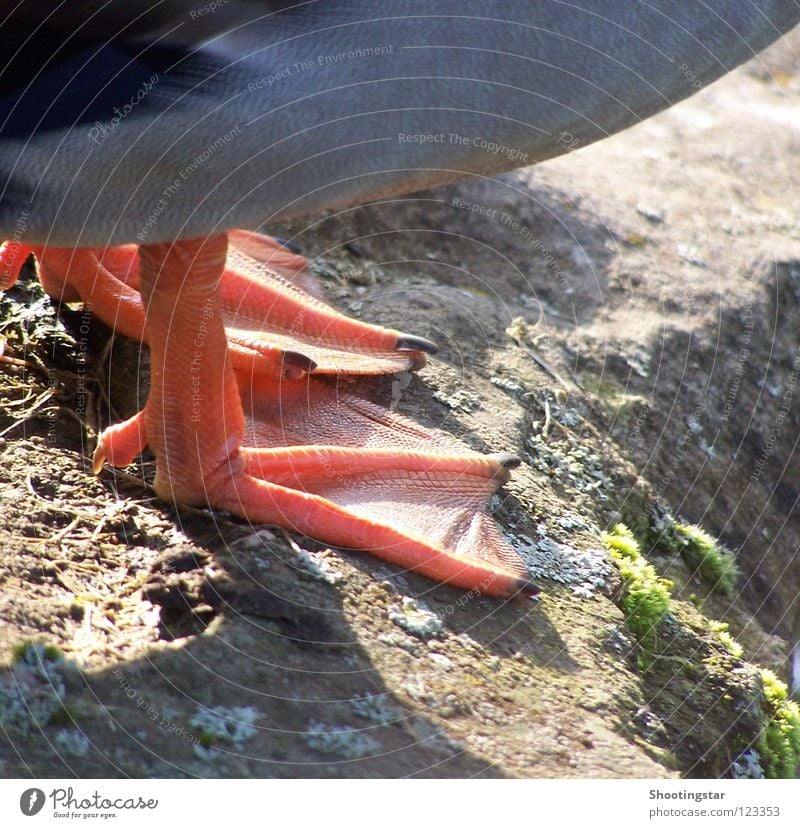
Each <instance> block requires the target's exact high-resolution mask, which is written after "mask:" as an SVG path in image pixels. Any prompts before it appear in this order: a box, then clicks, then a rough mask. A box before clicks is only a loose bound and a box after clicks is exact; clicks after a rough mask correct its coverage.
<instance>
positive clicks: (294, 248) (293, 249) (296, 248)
mask: <svg viewBox="0 0 800 828" xmlns="http://www.w3.org/2000/svg"><path fill="white" fill-rule="evenodd" d="M275 241H276V242H278V244H279V245H280V246H281V247H285V248H286V249H287V250H288V251H289V252H290V253H294V254H295V255H297V256H299V255H300V254H301V253H302V252H303V251H302V249H301V247H300V245H299V244H295V243H294V242H293V241H289V240H288V239H279V238H277V237H276V238H275Z"/></svg>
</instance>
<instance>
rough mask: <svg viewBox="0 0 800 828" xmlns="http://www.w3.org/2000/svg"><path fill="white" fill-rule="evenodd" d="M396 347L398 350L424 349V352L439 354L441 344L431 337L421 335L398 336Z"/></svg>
mask: <svg viewBox="0 0 800 828" xmlns="http://www.w3.org/2000/svg"><path fill="white" fill-rule="evenodd" d="M394 349H395V350H396V351H422V352H423V353H424V354H438V353H439V346H438V345H437V344H436V343H435V342H431V341H430V339H423V338H422V337H421V336H406V335H403V336H398V337H397V342H396V343H395V346H394Z"/></svg>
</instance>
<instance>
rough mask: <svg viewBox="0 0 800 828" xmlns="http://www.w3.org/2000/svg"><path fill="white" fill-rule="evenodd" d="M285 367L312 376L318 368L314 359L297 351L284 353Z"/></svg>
mask: <svg viewBox="0 0 800 828" xmlns="http://www.w3.org/2000/svg"><path fill="white" fill-rule="evenodd" d="M283 365H284V367H286V368H299V369H300V370H301V371H305V373H306V374H310V373H311V372H312V371H313V370H314V369H315V368H316V367H317V363H316V362H314V360H313V359H310V358H309V357H307V356H306V355H305V354H301V353H298V352H297V351H284V352H283Z"/></svg>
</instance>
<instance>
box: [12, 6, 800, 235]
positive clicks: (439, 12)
mask: <svg viewBox="0 0 800 828" xmlns="http://www.w3.org/2000/svg"><path fill="white" fill-rule="evenodd" d="M50 5H51V6H53V7H54V8H55V9H57V13H55V14H54V15H53V16H51V17H50V18H49V19H48V21H49V22H48V23H47V24H46V25H45V26H44V27H42V26H40V25H39V21H40V20H41V18H42V16H43V15H42V4H39V3H37V4H35V7H36V8H35V9H34V8H33V6H34V4H30V3H23V4H22V6H23V11H24V9H25V8H27V9H28V11H27V13H23V14H22V15H20V13H19V12H13V13H12V12H11V10H12V9H14V7H15V4H14V3H7V2H3V3H0V11H1V12H2V13H3V24H2V28H0V33H3V32H7V33H11V34H12V35H13V36H12V37H11V39H10V40H9V41H6V42H7V43H10V46H11V48H10V49H9V50H8V52H7V58H6V60H7V61H8V62H7V65H6V69H5V70H4V72H3V73H2V75H0V94H2V96H3V97H2V99H0V146H1V147H2V152H0V233H2V234H3V235H4V236H5V237H15V238H17V240H18V241H24V242H27V243H38V244H41V243H50V244H55V245H61V246H96V245H107V244H119V243H125V242H139V243H141V242H156V241H166V240H172V239H175V238H191V237H197V236H204V235H206V234H208V233H211V232H214V231H222V230H226V229H229V228H235V227H243V228H259V227H262V226H263V225H266V226H268V225H269V222H270V221H271V220H274V219H276V218H278V217H280V218H287V217H290V216H294V215H299V214H303V213H307V212H311V211H316V210H319V209H322V208H329V207H336V206H340V205H344V204H350V203H357V202H361V201H366V200H370V199H373V198H379V197H382V196H386V195H390V194H397V193H403V192H409V191H412V190H416V189H420V188H422V187H427V186H431V185H435V184H440V183H445V182H448V181H451V180H455V179H458V178H463V177H464V176H469V175H492V174H495V173H499V172H502V171H504V170H508V169H512V168H515V167H520V166H525V165H528V164H532V163H535V162H538V161H543V160H546V159H548V158H551V157H553V156H556V155H559V154H562V153H563V152H565V151H568V150H570V149H575V148H578V147H583V146H585V145H587V144H589V143H591V142H593V141H595V140H597V139H599V138H602V137H604V136H606V135H609V134H611V133H614V132H617V131H619V130H621V129H624V128H626V127H628V126H631V125H633V124H636V123H638V122H639V121H641V120H642V119H643V118H647V117H648V116H650V115H652V114H654V113H656V112H658V111H660V110H662V109H664V108H666V107H668V106H670V105H672V104H674V103H676V102H677V101H679V100H681V99H683V98H685V97H687V96H688V95H690V94H692V93H693V92H695V91H697V89H699V88H701V87H702V86H704V85H706V84H708V83H710V82H711V81H713V80H714V79H716V78H718V77H719V76H721V75H723V74H724V73H726V72H728V71H729V70H731V69H733V68H734V67H735V66H737V65H738V64H739V63H741V62H742V61H744V60H747V59H748V58H750V57H752V56H753V55H754V54H755V53H756V52H758V51H759V50H760V49H762V48H764V47H765V46H767V45H768V44H769V43H770V42H772V41H773V40H775V39H776V38H777V37H779V35H780V34H781V33H782V32H784V31H787V30H788V29H789V28H791V27H792V26H794V25H795V24H796V23H797V22H798V21H799V20H800V4H798V3H796V2H793V0H756V1H754V2H742V0H710V2H689V0H655V1H654V2H649V3H645V2H635V1H634V0H577V2H574V3H566V2H557V1H556V0H543V2H478V1H477V0H466V1H465V0H461V1H460V2H447V1H446V2H436V3H433V2H430V0H428V1H427V2H422V1H421V0H404V1H403V2H397V3H374V2H372V3H370V2H363V0H342V1H341V2H340V1H339V0H320V2H312V3H303V4H298V5H291V4H288V3H257V2H256V3H254V2H249V3H241V2H236V0H230V2H228V3H225V2H224V0H221V1H220V2H217V3H207V4H206V5H205V6H203V5H201V4H199V2H195V3H191V4H189V3H179V2H170V3H167V4H159V5H156V6H155V7H153V8H151V7H152V6H153V4H149V3H147V4H145V3H140V2H127V3H117V4H114V3H113V2H112V3H111V4H110V6H109V4H101V3H99V2H93V3H89V4H81V7H80V9H74V4H72V5H73V8H72V10H69V9H65V10H62V9H61V8H60V6H57V5H56V4H50ZM115 5H116V6H117V7H120V8H122V9H125V12H124V14H122V16H121V17H120V16H117V17H114V16H113V13H114V11H115ZM107 6H108V7H109V8H106V7H107ZM109 9H110V11H109ZM101 10H102V11H101ZM143 10H144V11H143ZM148 10H149V11H148ZM93 12H96V15H95V16H94V17H92V13H93ZM101 14H102V16H100V15H101ZM117 14H118V15H119V14H120V12H119V9H117ZM223 30H224V33H223V34H216V33H217V32H219V31H223ZM17 51H18V52H19V55H20V56H19V57H17V58H13V53H14V52H17ZM26 54H27V57H26Z"/></svg>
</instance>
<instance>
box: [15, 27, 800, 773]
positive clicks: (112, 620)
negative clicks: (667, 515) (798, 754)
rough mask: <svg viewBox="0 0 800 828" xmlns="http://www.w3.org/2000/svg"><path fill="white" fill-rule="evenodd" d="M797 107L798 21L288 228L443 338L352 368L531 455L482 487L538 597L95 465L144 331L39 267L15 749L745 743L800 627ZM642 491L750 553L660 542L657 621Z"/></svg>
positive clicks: (187, 769) (511, 756)
mask: <svg viewBox="0 0 800 828" xmlns="http://www.w3.org/2000/svg"><path fill="white" fill-rule="evenodd" d="M792 42H793V43H794V48H795V53H796V52H797V49H798V46H800V38H798V36H797V34H796V33H795V35H794V37H793V40H792ZM798 112H800V66H798V64H797V58H796V57H793V53H792V49H791V43H783V44H780V45H778V46H776V47H774V48H773V49H772V50H771V51H770V52H768V53H767V54H766V55H765V56H763V57H761V58H756V59H755V60H754V61H752V62H751V63H750V64H748V65H747V66H745V67H742V68H741V69H739V70H737V71H736V72H734V73H733V74H732V75H730V76H728V77H727V78H725V79H723V80H722V81H720V82H718V83H717V84H714V85H713V86H712V87H710V88H709V89H706V90H702V91H701V92H700V93H699V94H698V95H697V96H695V97H694V98H692V99H691V100H689V101H686V102H684V103H683V104H681V105H679V106H677V107H675V108H674V109H672V110H670V111H668V112H666V113H664V114H662V115H660V116H658V117H656V118H654V119H651V120H649V121H647V122H645V123H643V124H641V125H639V126H638V127H636V128H635V129H632V130H630V131H628V132H626V133H624V134H622V135H620V136H617V137H615V138H613V139H610V140H608V141H606V142H604V143H602V144H599V145H596V146H592V147H587V148H585V149H581V148H578V151H576V152H574V153H570V154H569V155H568V156H566V157H564V158H562V159H559V160H557V161H554V162H550V163H548V164H545V165H542V166H540V167H535V168H531V169H526V170H521V171H518V172H516V173H513V174H509V175H506V176H503V177H501V178H499V179H492V180H477V179H476V180H471V181H467V182H465V183H462V184H460V185H459V186H456V187H452V188H449V189H446V190H440V191H431V192H426V193H421V194H417V195H415V196H412V197H408V198H402V199H397V200H394V201H392V202H391V203H382V204H378V205H373V206H367V207H362V208H359V209H353V210H348V211H344V212H342V213H341V214H339V215H334V216H329V217H325V218H322V219H320V220H318V221H315V222H309V223H308V224H307V225H299V224H296V225H292V226H290V227H282V228H270V230H271V231H272V232H274V233H275V234H276V235H280V236H283V237H286V238H291V239H292V240H293V241H295V242H296V243H297V244H299V245H300V246H301V247H302V249H303V251H304V252H305V253H306V255H308V256H309V257H311V258H312V259H314V267H315V269H316V271H317V272H318V273H319V274H320V276H321V279H322V281H323V284H324V286H325V288H326V291H327V293H328V295H329V297H330V298H331V300H333V301H335V302H337V303H338V304H339V305H340V306H341V307H343V308H344V309H346V310H349V312H351V313H355V314H358V315H360V316H361V317H362V318H364V319H368V320H371V321H377V322H380V323H384V324H391V325H396V326H400V325H399V324H398V323H399V321H402V325H401V326H400V327H402V328H403V329H405V330H409V331H413V332H415V333H418V334H420V335H423V336H426V337H429V338H432V339H434V340H436V341H437V342H439V343H440V344H441V346H442V352H441V355H440V358H439V359H437V360H435V361H432V363H431V365H430V366H429V367H428V368H426V369H425V370H424V371H423V372H422V373H421V374H419V375H415V376H414V377H413V378H409V377H403V376H398V377H395V378H393V379H391V378H390V379H387V380H385V381H382V382H380V383H377V384H376V385H373V386H370V387H369V388H366V387H365V393H370V394H371V395H372V396H373V397H374V398H375V399H378V400H380V401H381V402H382V403H383V404H384V405H392V406H394V407H396V408H397V410H398V411H400V412H402V413H404V414H406V415H407V416H410V417H413V418H415V419H418V420H419V421H421V422H423V423H424V424H426V425H427V426H430V427H432V428H439V429H443V430H445V431H447V432H449V433H452V434H454V435H456V436H458V437H459V438H461V439H462V440H464V441H465V442H467V443H468V444H470V445H472V446H473V447H475V448H478V449H481V450H490V451H511V452H516V453H518V454H520V456H522V457H523V458H524V461H525V462H524V463H523V465H522V467H521V468H520V469H519V470H518V471H516V472H515V473H514V476H513V480H512V482H511V483H510V484H509V485H508V486H507V488H506V489H505V491H504V492H503V493H502V497H500V498H498V502H497V504H496V506H497V509H496V515H497V518H498V520H499V522H500V524H501V525H502V527H503V529H504V531H505V532H506V533H507V535H508V536H509V538H510V539H511V540H512V542H513V543H515V545H516V546H517V548H518V549H520V552H521V554H522V555H523V556H524V557H525V559H526V561H527V562H528V564H529V566H530V567H531V571H532V573H533V575H534V577H535V578H537V580H538V582H539V584H540V586H541V587H542V589H543V595H542V597H541V598H540V599H539V600H537V601H535V602H530V603H524V604H517V603H513V602H506V603H503V602H498V601H496V600H491V599H486V598H482V597H479V596H475V595H471V594H465V593H462V592H459V591H457V590H451V589H448V588H446V587H439V586H435V585H432V584H431V583H429V582H428V581H426V580H425V579H423V578H419V577H417V576H414V575H409V574H402V573H399V572H398V571H396V570H394V569H392V568H390V567H388V566H385V565H383V564H381V563H380V562H379V561H377V560H375V559H372V558H370V557H369V556H366V555H362V554H356V553H349V552H343V551H339V550H327V549H325V548H323V547H321V546H319V545H318V544H313V543H310V542H308V541H306V540H303V539H299V538H291V537H289V536H287V535H286V534H285V533H283V532H280V531H274V532H272V531H269V530H266V529H263V528H259V527H250V526H247V525H245V524H244V523H243V522H238V521H233V520H231V519H229V518H227V517H226V516H224V515H211V514H209V513H205V512H200V511H197V510H188V509H187V510H180V511H177V512H176V511H172V510H170V509H168V508H166V507H164V506H163V505H162V504H160V503H159V502H158V501H157V500H155V498H154V497H153V496H152V495H151V494H150V493H149V492H148V491H147V490H146V489H144V488H143V486H142V485H141V482H139V479H140V478H141V479H151V476H152V464H151V463H150V462H149V461H148V459H147V458H145V459H144V460H142V461H141V462H140V463H139V464H138V465H137V466H136V467H135V468H133V467H132V468H131V469H129V470H128V471H129V472H130V473H129V474H112V473H110V472H108V471H106V472H104V473H103V474H102V475H101V476H100V477H99V478H95V477H93V476H92V475H91V473H90V463H89V460H88V458H89V456H90V454H91V448H92V447H93V442H92V440H93V437H94V434H95V431H96V428H97V427H99V426H102V425H105V424H106V423H107V422H109V421H112V420H113V421H116V420H118V419H119V418H120V417H121V416H123V415H127V414H129V413H131V412H132V411H133V410H135V408H136V407H138V404H139V403H138V402H137V400H136V399H135V397H137V395H138V393H139V392H140V391H141V393H144V388H143V387H142V389H137V388H135V387H134V383H132V382H131V381H130V377H131V375H132V374H135V373H136V372H138V362H137V360H138V351H137V349H135V348H133V347H132V346H131V345H130V343H125V342H123V341H122V340H108V334H107V332H105V331H104V330H103V329H102V327H101V326H100V325H99V323H91V324H86V325H85V326H84V324H83V321H82V320H83V319H84V318H83V317H82V316H81V314H80V313H79V312H67V313H66V315H65V316H64V317H62V319H63V322H61V323H60V322H58V321H57V320H56V318H55V316H53V315H52V309H51V308H49V305H48V303H47V302H46V301H45V300H42V301H41V302H40V303H39V305H37V306H36V307H37V311H36V313H37V314H38V316H36V318H35V319H34V320H33V321H32V322H31V321H30V319H29V320H28V322H27V323H25V324H22V323H18V322H16V323H14V324H10V323H6V325H5V327H6V334H7V335H8V336H9V343H8V352H9V353H11V354H12V355H13V356H15V357H17V358H19V359H23V360H26V362H27V367H8V368H7V370H5V371H4V374H3V375H2V378H1V379H0V393H1V394H2V403H3V404H2V408H0V410H2V415H0V432H2V433H3V437H2V439H3V441H4V442H3V443H2V447H1V448H0V451H2V464H0V510H1V511H2V514H3V519H2V527H0V546H2V549H3V555H2V558H0V584H2V592H1V593H0V658H2V659H3V660H4V662H5V664H6V667H5V668H3V670H2V672H0V725H2V728H0V774H2V775H4V776H25V775H32V776H35V777H43V776H69V775H73V774H74V775H77V776H81V777H87V776H88V777H91V776H147V777H151V776H201V777H205V776H250V777H259V776H276V777H296V776H314V777H316V776H326V777H331V776H334V777H335V776H342V777H344V776H358V777H396V776H457V777H472V776H519V777H530V776H541V777H634V776H635V777H654V776H672V775H676V774H684V775H688V776H724V775H731V774H732V770H731V767H732V763H733V762H734V761H735V760H736V759H737V757H739V756H740V755H741V754H742V753H743V752H744V751H745V749H746V748H748V747H749V746H751V745H752V744H753V743H754V741H755V740H756V739H757V737H758V733H759V731H760V728H761V727H762V726H763V723H764V709H763V699H762V692H761V683H760V679H759V673H758V671H757V670H756V668H755V667H754V666H753V665H761V666H764V667H769V668H772V669H774V670H775V671H776V672H777V673H778V674H779V675H781V676H782V677H783V678H784V679H785V680H787V681H788V680H790V678H791V677H790V675H789V672H788V671H789V655H790V650H791V646H792V644H793V643H794V642H795V641H796V640H797V639H798V638H800V604H798V602H797V592H798V584H800V558H798V555H797V550H798V549H799V548H800V521H798V520H797V519H796V514H797V503H798V497H800V471H799V469H800V464H798V463H797V454H798V445H797V440H798V437H797V435H798V434H800V352H798V345H797V343H798V340H799V338H800V337H799V336H798V335H799V334H800V211H799V210H798V204H800V165H798V163H797V158H798V157H800V116H798ZM468 205H477V207H476V208H475V209H472V207H471V206H468ZM346 243H350V244H349V246H348V247H345V244H346ZM14 296H15V298H16V300H17V301H20V300H25V298H26V297H25V289H24V288H19V289H18V290H17V291H15V294H14ZM9 307H10V306H9V305H8V304H5V305H4V308H5V309H6V311H8V309H9ZM25 325H27V326H28V328H29V329H30V331H32V333H31V339H30V340H29V341H24V340H25V335H23V334H19V331H20V330H23V329H24V328H25ZM63 326H65V327H66V330H67V331H69V332H71V334H72V336H73V342H72V343H71V344H70V343H69V342H67V339H66V336H65V334H64V328H63ZM84 327H85V328H86V330H85V331H84ZM51 328H52V330H50V329H51ZM13 331H17V334H13V333H11V332H13ZM43 331H44V333H43ZM54 343H55V344H56V345H58V348H56V347H55V345H54ZM65 343H66V344H65ZM112 344H113V348H112V347H111V345H112ZM409 380H410V381H409ZM656 503H657V504H658V507H657V508H658V509H667V510H669V511H670V512H671V513H672V514H674V515H679V516H680V517H681V518H682V519H684V520H686V521H689V522H692V523H697V524H700V525H702V526H703V527H704V528H705V529H706V530H708V531H709V532H711V533H712V534H713V535H715V536H717V537H719V538H720V539H721V540H722V541H723V542H724V544H725V545H726V546H727V547H729V548H730V549H733V550H736V552H737V558H738V563H739V567H740V569H741V573H742V574H741V577H740V579H739V581H738V583H737V590H736V592H735V594H734V595H733V597H730V598H728V597H721V596H719V595H717V594H714V593H713V592H711V591H710V590H709V588H708V585H707V584H705V583H703V582H702V580H701V579H699V578H698V577H696V576H694V575H693V573H692V572H691V571H689V570H688V569H687V567H686V565H685V563H684V562H683V559H682V558H681V557H680V556H678V555H670V554H666V553H664V552H663V551H659V550H658V549H645V550H644V551H645V553H646V554H647V556H648V557H649V559H650V561H651V563H653V565H654V566H655V567H656V569H657V570H658V572H659V573H660V574H661V575H663V576H665V577H668V578H670V579H671V580H672V582H673V588H672V604H671V612H670V615H669V616H668V617H667V618H666V619H665V620H664V623H663V624H662V625H661V626H659V630H658V632H659V638H658V641H657V642H656V644H655V645H654V647H651V648H650V650H651V651H650V652H648V653H643V651H642V648H641V647H639V646H638V645H637V642H636V640H635V637H634V636H633V635H632V634H631V632H630V630H629V629H628V628H626V623H625V618H624V616H623V613H622V611H621V610H620V608H619V606H618V599H619V594H620V579H619V575H618V573H617V570H616V567H615V566H614V565H613V563H612V562H611V560H610V558H609V556H608V553H607V551H606V549H605V547H604V545H603V542H602V539H601V530H603V529H605V528H607V527H609V526H611V525H613V524H614V523H616V522H617V521H618V520H620V519H623V520H624V521H625V522H626V523H627V524H628V525H629V526H631V528H632V529H634V530H642V529H643V528H644V529H645V530H646V529H647V528H648V527H649V528H652V522H653V514H654V511H653V510H654V508H656V507H655V505H654V504H656ZM615 599H616V600H615ZM709 619H712V620H718V621H722V622H726V623H728V624H729V625H730V633H731V634H732V635H733V636H734V637H735V638H736V639H737V640H738V641H739V642H740V643H741V644H742V645H743V647H744V655H743V657H742V658H739V657H737V656H736V655H734V654H733V653H731V651H730V648H729V647H726V646H725V644H724V642H723V641H722V640H721V638H720V636H719V634H718V633H717V632H715V631H714V628H712V627H711V626H710V625H709ZM30 639H33V640H36V641H39V642H42V643H43V644H48V645H55V646H57V647H58V648H59V650H60V651H61V653H63V658H60V657H58V655H57V653H54V652H53V651H50V655H49V656H47V655H45V653H44V651H43V650H39V649H31V648H28V650H27V651H25V652H22V651H21V649H20V647H19V645H20V644H21V643H22V642H25V641H26V640H30ZM15 646H16V648H17V649H16V650H15V649H14V648H15ZM15 688H16V689H15ZM15 693H16V695H15ZM33 701H36V704H34V703H33Z"/></svg>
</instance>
